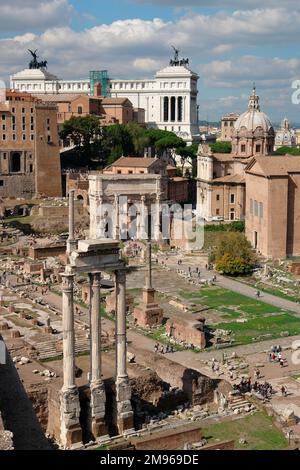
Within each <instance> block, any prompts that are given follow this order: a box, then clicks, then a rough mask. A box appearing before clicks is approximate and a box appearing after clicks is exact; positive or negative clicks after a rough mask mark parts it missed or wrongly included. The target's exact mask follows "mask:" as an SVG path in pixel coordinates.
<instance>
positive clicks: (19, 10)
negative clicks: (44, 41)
mask: <svg viewBox="0 0 300 470" xmlns="http://www.w3.org/2000/svg"><path fill="white" fill-rule="evenodd" d="M72 14H73V7H72V6H71V5H70V3H69V2H68V0H47V1H46V0H42V1H40V0H10V1H9V2H8V1H1V3H0V28H1V32H2V33H3V32H5V31H9V32H11V31H24V30H26V29H29V28H34V29H35V28H37V29H39V30H41V29H43V28H47V27H50V26H54V25H61V24H66V23H68V22H69V20H70V17H71V15H72Z"/></svg>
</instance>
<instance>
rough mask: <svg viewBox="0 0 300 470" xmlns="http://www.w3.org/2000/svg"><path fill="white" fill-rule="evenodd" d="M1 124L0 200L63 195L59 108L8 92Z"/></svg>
mask: <svg viewBox="0 0 300 470" xmlns="http://www.w3.org/2000/svg"><path fill="white" fill-rule="evenodd" d="M0 121H1V129H0V197H23V198H31V197H33V196H37V195H40V196H48V197H52V196H61V169H60V155H59V137H58V126H57V107H56V106H55V105H53V104H49V103H44V102H43V101H41V100H40V99H38V98H36V97H33V96H31V95H30V94H28V93H22V92H15V91H9V90H8V91H6V96H5V99H4V100H3V101H2V102H0Z"/></svg>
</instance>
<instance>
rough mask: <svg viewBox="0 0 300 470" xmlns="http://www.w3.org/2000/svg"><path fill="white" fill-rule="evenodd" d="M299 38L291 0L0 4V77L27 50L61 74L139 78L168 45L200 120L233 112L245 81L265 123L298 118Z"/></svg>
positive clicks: (298, 10) (30, 0)
mask: <svg viewBox="0 0 300 470" xmlns="http://www.w3.org/2000/svg"><path fill="white" fill-rule="evenodd" d="M183 4H184V7H183V6H182V5H183ZM299 37H300V4H299V1H298V0H285V1H284V2H282V1H279V0H185V1H184V2H183V1H181V0H106V1H104V0H86V1H83V0H47V1H46V0H9V1H7V0H0V78H2V79H5V80H8V77H9V76H10V75H11V74H12V73H14V72H16V71H19V70H21V69H23V68H25V67H26V65H27V63H28V59H29V57H28V53H27V49H28V48H30V49H32V48H38V49H39V54H40V57H41V58H45V59H48V61H49V71H50V72H52V73H54V74H56V75H58V76H59V77H61V78H85V77H87V76H88V72H89V70H91V69H108V70H109V73H110V75H111V77H115V78H118V77H124V78H147V77H152V76H153V75H154V74H155V72H156V71H157V70H159V69H160V68H162V67H164V66H165V65H166V64H167V63H168V61H169V58H170V55H171V44H174V45H176V46H178V47H179V48H180V49H181V50H182V55H183V56H184V57H189V58H190V63H191V68H192V69H193V70H194V71H196V72H197V73H198V74H199V75H200V77H201V78H200V81H199V87H198V89H199V105H200V118H202V119H207V118H208V119H210V120H218V119H219V118H220V116H221V115H222V114H224V113H228V112H241V111H243V110H244V109H245V107H246V106H247V100H248V95H249V92H250V90H251V86H252V83H253V81H255V82H256V84H257V90H258V92H259V94H260V96H261V104H262V108H263V110H264V111H266V112H267V113H268V114H269V115H270V117H271V119H272V120H274V121H276V122H278V121H280V120H281V119H282V118H283V117H284V116H285V115H286V116H287V117H288V118H289V119H290V120H291V121H292V122H300V116H299V109H300V108H299V107H298V106H296V105H292V103H291V95H292V90H291V84H292V82H293V80H296V79H300V58H299V53H298V44H299Z"/></svg>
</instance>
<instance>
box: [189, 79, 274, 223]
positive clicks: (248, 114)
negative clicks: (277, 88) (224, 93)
mask: <svg viewBox="0 0 300 470" xmlns="http://www.w3.org/2000/svg"><path fill="white" fill-rule="evenodd" d="M274 143H275V132H274V128H273V126H272V123H271V121H270V119H269V118H268V116H267V115H266V114H265V113H264V112H262V111H261V110H260V104H259V96H258V95H257V94H256V87H255V86H254V87H253V90H252V93H251V95H250V97H249V103H248V109H247V111H245V112H244V113H243V114H241V115H240V116H239V118H238V119H237V121H236V122H235V124H234V130H233V134H232V151H231V153H228V154H226V153H213V152H212V151H211V148H210V147H209V145H204V144H200V146H199V151H198V177H197V211H198V213H199V214H200V216H201V217H203V218H204V219H205V220H206V221H217V220H219V221H222V220H224V221H234V220H242V219H244V217H245V199H246V197H245V168H246V166H247V164H248V163H249V162H250V161H251V159H252V158H253V157H266V158H268V156H270V155H272V153H273V150H274Z"/></svg>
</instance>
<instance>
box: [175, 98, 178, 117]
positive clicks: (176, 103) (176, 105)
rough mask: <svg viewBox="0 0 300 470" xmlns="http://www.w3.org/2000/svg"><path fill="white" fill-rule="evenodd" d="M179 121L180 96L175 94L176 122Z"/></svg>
mask: <svg viewBox="0 0 300 470" xmlns="http://www.w3.org/2000/svg"><path fill="white" fill-rule="evenodd" d="M177 122H178V96H175V123H177Z"/></svg>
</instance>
